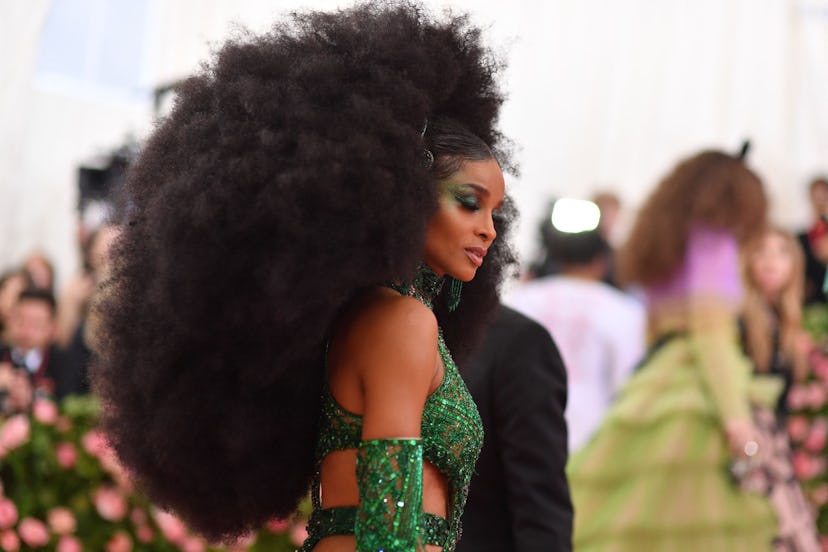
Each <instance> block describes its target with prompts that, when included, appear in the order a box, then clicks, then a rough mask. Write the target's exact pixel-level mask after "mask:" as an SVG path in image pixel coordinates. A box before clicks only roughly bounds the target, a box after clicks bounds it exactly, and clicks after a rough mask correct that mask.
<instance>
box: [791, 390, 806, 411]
mask: <svg viewBox="0 0 828 552" xmlns="http://www.w3.org/2000/svg"><path fill="white" fill-rule="evenodd" d="M806 389H807V388H806V387H805V386H804V385H799V384H797V385H794V386H793V387H791V390H790V391H789V392H788V406H789V407H790V408H791V410H802V409H803V408H805V406H806V405H807V404H808V392H807V391H806Z"/></svg>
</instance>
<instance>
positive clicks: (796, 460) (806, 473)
mask: <svg viewBox="0 0 828 552" xmlns="http://www.w3.org/2000/svg"><path fill="white" fill-rule="evenodd" d="M793 467H794V473H796V477H797V478H798V479H799V480H800V481H805V480H807V479H810V478H811V477H813V476H814V473H815V469H814V468H815V466H814V461H813V459H812V458H811V456H810V455H809V454H808V453H806V452H803V451H801V450H798V451H796V452H794V455H793Z"/></svg>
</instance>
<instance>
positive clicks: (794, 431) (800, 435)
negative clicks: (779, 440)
mask: <svg viewBox="0 0 828 552" xmlns="http://www.w3.org/2000/svg"><path fill="white" fill-rule="evenodd" d="M788 435H789V436H790V438H791V441H793V442H794V443H798V442H800V441H802V440H803V439H805V436H807V435H808V419H807V418H806V417H805V416H802V415H797V416H791V417H790V418H788Z"/></svg>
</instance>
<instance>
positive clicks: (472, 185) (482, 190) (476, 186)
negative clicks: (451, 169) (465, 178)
mask: <svg viewBox="0 0 828 552" xmlns="http://www.w3.org/2000/svg"><path fill="white" fill-rule="evenodd" d="M463 186H468V187H469V188H473V189H474V190H477V191H478V192H480V193H481V194H483V195H485V196H489V195H492V194H491V192H489V190H487V189H486V188H484V187H483V186H481V185H480V184H475V183H473V182H466V183H465V184H463Z"/></svg>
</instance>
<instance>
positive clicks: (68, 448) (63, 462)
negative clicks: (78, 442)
mask: <svg viewBox="0 0 828 552" xmlns="http://www.w3.org/2000/svg"><path fill="white" fill-rule="evenodd" d="M55 456H57V461H58V464H59V465H60V467H61V468H65V469H67V470H68V469H71V468H74V467H75V462H77V460H78V451H77V449H75V445H73V444H72V443H58V444H57V446H56V447H55Z"/></svg>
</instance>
